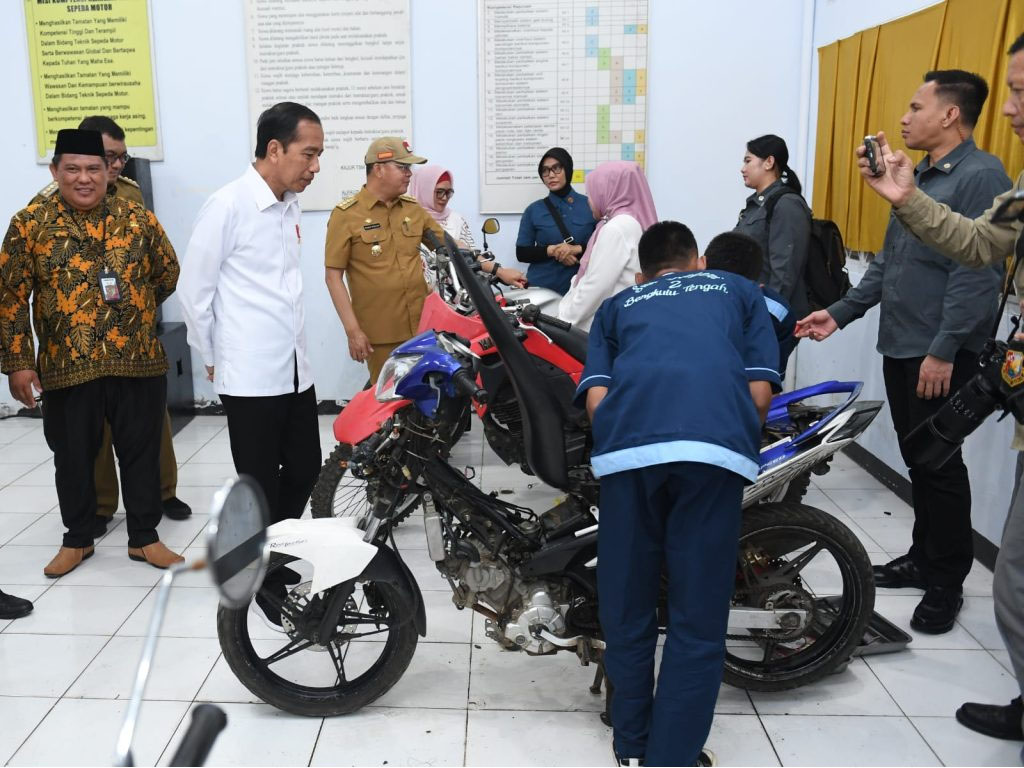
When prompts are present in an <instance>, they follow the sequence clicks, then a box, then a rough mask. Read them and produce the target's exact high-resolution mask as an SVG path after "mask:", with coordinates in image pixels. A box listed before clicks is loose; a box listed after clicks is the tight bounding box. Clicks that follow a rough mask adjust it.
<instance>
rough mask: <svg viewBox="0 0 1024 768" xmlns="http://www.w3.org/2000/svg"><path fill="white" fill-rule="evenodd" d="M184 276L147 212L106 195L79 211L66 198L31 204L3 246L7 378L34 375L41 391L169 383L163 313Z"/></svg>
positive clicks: (1, 322) (0, 326) (1, 326)
mask: <svg viewBox="0 0 1024 768" xmlns="http://www.w3.org/2000/svg"><path fill="white" fill-rule="evenodd" d="M101 272H104V273H109V272H112V273H113V274H114V275H116V276H117V278H118V282H119V285H120V295H121V299H120V301H117V302H116V303H108V302H106V301H104V299H103V295H102V294H101V292H100V285H99V275H100V273H101ZM178 272H179V267H178V259H177V257H176V256H175V253H174V248H173V247H172V246H171V243H170V241H169V240H168V239H167V235H166V234H165V233H164V230H163V227H161V226H160V223H159V222H158V221H157V220H156V217H155V216H154V215H153V214H152V213H151V212H150V211H147V210H146V209H145V208H143V207H142V206H141V205H138V204H136V203H134V202H131V201H128V200H125V199H124V198H121V197H115V196H113V195H107V196H106V197H105V198H104V199H103V202H102V203H100V205H98V206H97V207H96V208H94V209H92V210H91V211H86V212H81V211H76V210H74V209H73V208H71V207H70V206H69V205H67V203H65V202H64V199H63V198H62V197H61V196H60V195H59V194H56V195H54V196H53V197H52V198H50V199H48V200H46V201H44V202H41V203H37V204H33V205H29V206H28V207H27V208H25V209H23V210H21V211H19V212H18V213H17V214H15V215H14V217H13V218H12V219H11V226H10V228H9V229H8V230H7V236H6V237H5V238H4V241H3V246H2V247H0V370H2V372H3V373H6V374H10V373H12V372H14V371H19V370H25V369H28V368H35V369H36V370H37V371H38V373H39V378H40V380H41V382H42V385H43V389H61V388H63V387H71V386H75V385H76V384H82V383H84V382H87V381H91V380H92V379H98V378H101V377H103V376H131V377H141V376H161V375H163V374H164V373H166V371H167V358H166V355H165V354H164V350H163V346H162V345H161V344H160V341H159V340H158V339H157V336H156V308H157V306H158V305H159V304H160V303H161V302H162V301H163V300H164V299H166V298H167V297H168V296H170V295H171V293H173V292H174V287H175V285H176V284H177V282H178ZM30 298H31V302H32V324H31V325H30V323H29V299H30ZM33 327H34V328H35V333H36V337H37V338H38V340H39V353H38V358H37V357H36V353H35V343H34V341H33V338H32V328H33Z"/></svg>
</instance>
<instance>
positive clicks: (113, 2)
mask: <svg viewBox="0 0 1024 768" xmlns="http://www.w3.org/2000/svg"><path fill="white" fill-rule="evenodd" d="M23 7H24V9H25V28H26V32H27V34H28V56H29V69H30V71H31V73H32V95H33V101H34V106H35V123H36V162H37V163H41V164H42V163H49V162H50V155H51V154H52V153H53V145H54V141H55V140H56V137H57V131H59V130H60V129H61V128H77V127H78V124H79V123H80V122H81V121H82V118H84V117H89V116H90V115H106V116H108V117H111V118H113V119H114V120H115V121H116V122H117V123H118V125H120V126H121V127H122V128H123V129H124V131H125V138H126V140H127V144H128V148H129V150H130V151H131V153H132V154H133V155H135V156H137V157H145V158H147V159H149V160H163V149H162V147H161V144H160V128H159V124H158V120H157V115H158V114H159V110H158V106H157V94H156V85H155V78H154V77H153V31H152V27H151V24H150V18H151V14H150V7H149V2H148V1H147V0H104V2H67V0H60V1H59V2H58V1H57V0H52V1H51V0H47V1H46V2H43V1H42V0H24V3H23Z"/></svg>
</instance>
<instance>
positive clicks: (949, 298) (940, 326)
mask: <svg viewBox="0 0 1024 768" xmlns="http://www.w3.org/2000/svg"><path fill="white" fill-rule="evenodd" d="M987 96H988V86H987V85H986V83H985V81H984V80H982V79H981V78H980V77H978V76H977V75H974V74H971V73H969V72H963V71H961V70H940V71H935V72H928V73H927V74H926V75H925V76H924V82H923V84H922V85H921V86H920V87H919V88H918V90H917V92H916V93H915V94H914V96H913V97H912V98H911V101H910V109H909V110H908V111H907V113H906V114H905V115H904V116H903V118H902V120H901V125H902V128H903V138H904V141H905V142H906V145H907V147H908V148H911V149H923V150H925V151H926V152H927V153H928V154H927V156H926V157H925V158H924V159H923V160H922V161H921V162H920V163H918V164H917V166H916V168H914V181H915V184H916V185H917V186H918V187H919V188H920V189H921V190H922V191H923V192H925V193H926V194H928V195H930V196H931V197H933V198H935V199H937V200H942V201H943V202H945V203H947V204H948V205H950V206H951V207H952V208H953V209H954V210H957V211H959V212H960V213H962V214H964V215H966V216H977V215H978V214H979V213H981V212H982V211H983V210H985V208H986V207H987V206H988V205H989V203H990V201H991V200H992V198H993V197H994V196H995V195H997V194H999V193H1000V192H1003V191H1004V190H1006V189H1008V188H1009V187H1010V179H1009V177H1008V176H1007V175H1006V172H1005V171H1004V170H1003V165H1002V163H1001V162H1000V161H999V159H998V158H997V157H995V156H993V155H990V154H989V153H987V152H983V151H982V150H980V149H979V148H978V147H977V146H976V145H975V143H974V141H973V139H972V138H971V134H972V131H973V130H974V126H975V124H976V123H977V120H978V116H979V114H980V113H981V109H982V106H983V105H984V103H985V99H986V97H987ZM999 281H1000V274H999V272H998V270H996V269H992V268H989V269H983V270H981V269H969V268H966V267H962V266H960V265H958V264H956V263H955V262H953V261H951V260H950V259H948V258H946V257H945V256H943V255H942V254H940V253H936V252H935V251H933V250H932V249H930V248H929V247H928V246H927V245H924V244H922V243H921V241H920V240H919V239H918V238H917V237H915V236H914V235H913V234H912V233H911V232H909V231H908V230H907V229H906V228H905V227H904V226H903V225H902V224H901V223H900V222H899V221H898V220H896V219H893V220H891V221H890V223H889V227H888V229H887V230H886V233H885V243H884V245H883V247H882V251H881V252H880V253H879V254H878V256H877V257H876V259H875V261H873V262H872V263H871V265H870V266H869V267H868V270H867V272H865V273H864V276H863V278H862V279H861V281H860V283H859V284H858V285H857V286H856V287H855V288H852V289H851V290H850V292H849V293H848V294H847V295H846V296H845V297H844V298H842V299H840V300H839V301H838V302H836V303H835V304H833V305H832V306H830V307H828V309H826V310H820V311H818V312H814V313H812V314H810V315H808V316H807V317H805V318H804V319H803V320H801V321H800V322H799V323H798V324H797V336H798V337H800V336H808V335H809V336H811V337H812V338H815V339H819V340H820V339H823V338H825V337H827V336H828V335H830V334H831V333H832V332H833V331H835V330H836V329H837V328H843V327H845V326H846V325H848V324H849V323H850V322H852V321H854V320H856V319H857V318H859V317H862V316H863V315H864V314H865V313H866V312H867V311H868V310H869V309H870V308H871V307H873V306H874V305H875V304H880V309H881V314H880V316H879V321H878V346H877V349H878V351H879V353H881V354H882V373H883V376H884V379H885V393H886V398H887V400H888V401H889V410H890V412H891V414H892V422H893V427H894V428H895V430H896V435H897V437H898V438H899V441H900V449H901V451H902V452H903V461H904V462H905V463H906V465H907V469H908V472H909V475H910V482H911V486H912V493H913V502H914V503H913V507H914V530H913V535H912V543H911V546H910V548H909V551H908V552H907V554H905V555H902V556H900V557H897V558H896V559H894V560H892V561H890V562H889V563H886V564H885V565H877V566H875V568H874V572H875V584H876V586H879V587H889V588H900V587H912V588H916V589H923V590H925V593H924V596H923V597H922V599H921V602H920V603H919V604H918V606H917V608H916V609H915V610H914V615H913V618H912V619H911V621H910V626H911V627H913V628H914V629H916V630H917V631H919V632H927V633H929V634H941V633H944V632H948V631H949V630H951V629H952V628H953V626H954V624H955V621H956V616H957V614H958V613H959V611H960V607H961V605H962V604H963V582H964V579H965V578H966V576H967V574H968V572H970V570H971V566H972V565H973V563H974V553H973V548H972V539H971V487H970V481H969V479H968V475H967V467H966V465H965V464H964V462H963V457H962V456H961V455H960V452H959V451H957V453H956V454H955V455H954V456H953V457H952V458H951V459H950V460H949V461H948V462H947V463H946V464H945V466H943V467H942V469H941V470H939V471H935V470H933V469H931V468H929V467H928V466H927V465H925V464H922V463H920V462H919V461H917V460H916V457H915V456H914V455H913V454H910V453H908V452H907V451H906V450H905V448H904V439H905V438H906V436H907V435H908V434H909V433H910V431H911V430H913V429H914V427H916V426H917V425H918V424H920V423H921V422H922V421H924V420H925V419H927V418H928V417H929V416H931V415H932V414H933V413H935V412H936V411H937V410H938V409H939V408H940V407H942V405H943V403H945V401H946V398H947V397H948V395H949V393H950V392H955V391H956V390H957V389H959V388H960V387H961V386H962V385H963V384H964V383H965V382H966V381H967V380H968V379H970V377H971V376H973V375H974V372H975V370H976V366H975V361H976V359H977V353H978V352H979V351H980V350H981V348H982V346H983V345H984V343H985V340H986V339H987V338H988V334H989V331H990V329H991V327H992V323H993V321H994V319H995V314H996V305H997V301H996V297H997V296H998V292H999Z"/></svg>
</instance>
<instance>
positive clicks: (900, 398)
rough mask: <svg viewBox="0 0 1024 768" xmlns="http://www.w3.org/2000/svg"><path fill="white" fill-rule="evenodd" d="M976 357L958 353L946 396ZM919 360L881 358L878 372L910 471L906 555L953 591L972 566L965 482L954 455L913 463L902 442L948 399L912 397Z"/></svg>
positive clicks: (967, 373) (967, 483)
mask: <svg viewBox="0 0 1024 768" xmlns="http://www.w3.org/2000/svg"><path fill="white" fill-rule="evenodd" d="M977 357H978V356H977V354H976V353H973V352H968V351H966V350H960V351H959V352H957V355H956V359H955V360H954V361H953V376H952V380H951V381H950V385H949V391H950V393H953V392H956V391H957V390H958V389H960V387H962V386H963V385H964V384H965V383H966V382H967V381H968V380H969V379H970V378H971V377H972V376H973V375H974V374H975V372H976V371H977V367H976V362H977ZM923 360H924V358H922V357H912V358H906V359H897V358H892V357H886V358H883V362H882V373H883V375H884V377H885V392H886V397H887V398H888V399H889V410H890V411H891V412H892V422H893V426H895V428H896V436H897V437H898V438H899V440H900V451H901V453H902V454H903V461H904V463H905V464H906V465H907V470H908V471H909V473H910V483H911V487H912V494H913V501H914V533H913V543H912V544H911V547H910V556H911V557H912V558H913V559H914V562H915V563H916V564H917V566H918V567H919V568H920V569H921V571H922V573H923V574H924V576H925V579H926V580H927V582H928V584H930V585H935V586H943V587H959V586H961V585H962V584H963V583H964V579H965V578H966V577H967V574H968V573H969V572H970V570H971V565H972V564H973V562H974V546H973V541H972V533H971V484H970V481H969V479H968V476H967V467H966V466H965V465H964V460H963V456H962V455H961V453H960V451H957V452H956V454H955V455H954V456H953V458H951V459H950V460H949V461H948V462H947V463H946V464H945V465H944V466H943V467H942V468H941V469H939V470H937V471H934V470H929V469H927V468H925V467H923V466H919V465H917V464H915V463H914V462H913V460H912V457H910V456H907V454H906V451H905V449H904V447H903V439H904V438H905V437H906V436H907V434H909V433H910V431H911V430H913V429H914V427H916V426H917V425H918V424H920V423H921V422H923V421H924V420H925V419H927V418H928V417H929V416H931V415H932V414H933V413H935V412H936V411H937V410H939V408H941V407H942V405H943V404H944V403H945V402H946V400H947V399H948V398H945V397H939V398H932V399H931V400H925V399H923V398H920V397H918V396H917V391H916V390H917V380H918V374H919V372H920V368H921V362H922V361H923Z"/></svg>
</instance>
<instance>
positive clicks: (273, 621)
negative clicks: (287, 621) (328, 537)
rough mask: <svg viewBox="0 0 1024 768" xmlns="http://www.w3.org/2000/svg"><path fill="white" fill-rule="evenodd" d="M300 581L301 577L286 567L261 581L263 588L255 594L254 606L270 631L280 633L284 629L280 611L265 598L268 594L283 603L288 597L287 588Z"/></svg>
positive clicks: (271, 601) (272, 572) (280, 568)
mask: <svg viewBox="0 0 1024 768" xmlns="http://www.w3.org/2000/svg"><path fill="white" fill-rule="evenodd" d="M300 581H302V576H300V575H299V574H298V573H297V572H296V571H293V570H292V569H291V568H289V567H287V566H281V567H279V568H275V569H274V570H272V571H270V572H269V573H268V574H267V576H266V578H265V579H264V580H263V586H261V587H260V591H259V592H257V593H256V605H258V606H259V608H260V610H261V611H262V612H263V618H264V623H265V624H266V625H267V626H268V627H270V628H271V629H273V630H276V631H278V632H281V631H283V630H284V627H283V626H282V624H281V610H280V609H279V608H278V607H277V605H276V604H275V601H273V600H271V599H270V597H268V596H267V595H268V593H269V595H272V596H273V597H275V598H277V600H278V601H280V602H282V603H283V602H284V600H285V598H286V597H287V596H288V587H289V586H291V585H293V584H298V583H299V582H300Z"/></svg>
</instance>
